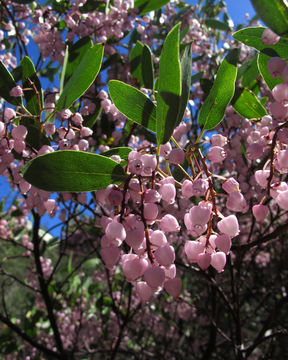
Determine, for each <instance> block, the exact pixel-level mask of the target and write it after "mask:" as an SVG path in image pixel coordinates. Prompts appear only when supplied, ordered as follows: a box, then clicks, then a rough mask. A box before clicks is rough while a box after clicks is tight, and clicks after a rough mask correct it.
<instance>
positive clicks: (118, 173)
mask: <svg viewBox="0 0 288 360" xmlns="http://www.w3.org/2000/svg"><path fill="white" fill-rule="evenodd" d="M21 175H22V176H23V178H24V179H25V180H26V181H28V182H29V183H30V184H32V185H34V186H36V187H37V188H39V189H43V190H46V191H69V192H70V191H71V192H81V191H94V190H99V189H103V188H106V187H107V186H108V185H110V184H121V183H122V182H123V181H125V179H126V174H125V172H124V170H123V168H122V167H121V166H120V165H119V164H117V163H116V162H115V161H113V160H111V159H109V158H107V157H105V156H102V155H97V154H91V153H87V152H83V151H73V150H63V151H55V152H53V153H49V154H45V155H41V156H38V157H36V158H34V159H33V160H31V161H29V162H28V163H27V164H26V165H25V166H24V167H23V168H22V170H21Z"/></svg>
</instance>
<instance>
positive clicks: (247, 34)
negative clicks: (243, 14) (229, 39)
mask: <svg viewBox="0 0 288 360" xmlns="http://www.w3.org/2000/svg"><path fill="white" fill-rule="evenodd" d="M264 30H265V28H264V27H248V28H246V29H242V30H239V31H236V32H235V33H234V34H233V37H234V39H236V40H238V41H241V42H242V43H243V44H245V45H247V46H250V47H253V48H254V49H256V50H259V51H261V52H265V53H266V54H270V55H271V56H280V57H282V58H284V59H286V57H287V53H288V38H284V37H281V38H280V40H279V42H278V43H277V44H275V45H264V44H263V43H262V34H263V32H264ZM269 49H270V51H269ZM272 50H273V52H272Z"/></svg>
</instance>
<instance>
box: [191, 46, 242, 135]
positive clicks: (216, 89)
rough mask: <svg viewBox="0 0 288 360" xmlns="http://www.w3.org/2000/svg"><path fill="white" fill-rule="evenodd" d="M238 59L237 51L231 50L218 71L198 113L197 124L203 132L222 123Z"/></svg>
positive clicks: (230, 98) (231, 94)
mask: <svg viewBox="0 0 288 360" xmlns="http://www.w3.org/2000/svg"><path fill="white" fill-rule="evenodd" d="M238 57H239V49H233V50H231V51H230V52H229V53H228V55H227V56H226V57H225V59H224V60H223V61H222V63H221V65H220V67H219V69H218V72H217V76H216V79H215V81H214V84H213V86H212V89H211V90H210V92H209V95H208V96H207V98H206V99H205V101H204V104H203V105H202V107H201V109H200V112H199V117H198V123H199V125H203V129H204V130H211V129H214V127H215V126H217V125H218V124H219V123H220V122H221V121H222V119H223V117H224V114H225V110H226V107H227V105H228V104H229V103H230V101H231V100H232V98H233V95H234V91H235V80H236V75H237V66H236V65H237V62H238Z"/></svg>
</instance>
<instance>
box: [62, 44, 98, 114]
mask: <svg viewBox="0 0 288 360" xmlns="http://www.w3.org/2000/svg"><path fill="white" fill-rule="evenodd" d="M103 51H104V46H103V44H101V43H100V44H96V45H95V46H93V47H92V48H90V49H88V50H87V51H86V53H85V55H84V56H83V58H82V59H81V61H80V63H79V65H78V66H77V67H76V69H75V71H74V72H73V75H72V76H71V77H70V79H69V80H68V81H67V83H66V84H65V86H64V89H63V91H62V93H61V95H60V97H59V100H58V101H57V104H56V110H57V111H61V110H62V109H67V108H69V107H70V106H71V105H72V104H73V102H74V101H76V100H77V99H79V98H80V96H81V95H83V94H84V93H85V91H86V90H87V89H88V88H89V87H90V86H91V85H92V83H93V81H94V80H95V78H96V76H97V75H98V73H99V71H100V68H101V62H102V58H103Z"/></svg>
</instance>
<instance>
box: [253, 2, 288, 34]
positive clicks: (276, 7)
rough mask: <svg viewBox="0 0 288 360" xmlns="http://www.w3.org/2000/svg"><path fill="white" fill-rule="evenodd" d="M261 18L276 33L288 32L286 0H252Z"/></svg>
mask: <svg viewBox="0 0 288 360" xmlns="http://www.w3.org/2000/svg"><path fill="white" fill-rule="evenodd" d="M251 3H252V5H253V7H254V9H255V11H256V13H257V15H258V16H259V17H260V19H261V20H262V21H263V22H264V23H265V24H266V25H267V26H268V27H269V28H270V29H271V30H273V31H274V32H275V33H277V34H279V35H284V34H286V33H288V7H287V1H285V0H273V1H271V0H251Z"/></svg>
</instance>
